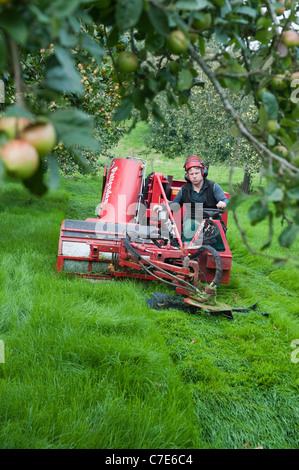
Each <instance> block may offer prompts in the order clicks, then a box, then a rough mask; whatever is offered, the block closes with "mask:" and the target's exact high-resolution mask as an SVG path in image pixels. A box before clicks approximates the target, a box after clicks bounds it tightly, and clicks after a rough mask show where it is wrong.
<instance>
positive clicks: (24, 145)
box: [0, 139, 39, 179]
mask: <svg viewBox="0 0 299 470" xmlns="http://www.w3.org/2000/svg"><path fill="white" fill-rule="evenodd" d="M0 158H1V159H2V161H3V163H4V166H5V168H6V171H7V173H8V174H10V175H12V176H15V177H17V178H21V179H26V178H29V177H30V176H32V175H33V174H34V173H35V172H36V170H37V168H38V166H39V156H38V153H37V151H36V150H35V148H34V147H33V146H32V145H30V144H29V143H28V142H25V141H24V140H20V139H14V140H10V141H9V142H7V144H5V145H3V147H2V148H0Z"/></svg>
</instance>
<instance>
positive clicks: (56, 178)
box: [47, 155, 60, 189]
mask: <svg viewBox="0 0 299 470" xmlns="http://www.w3.org/2000/svg"><path fill="white" fill-rule="evenodd" d="M47 164H48V169H49V172H48V173H49V179H48V181H47V186H48V188H49V189H57V188H59V184H60V171H59V165H58V163H57V160H56V159H55V158H54V157H52V156H51V155H48V157H47Z"/></svg>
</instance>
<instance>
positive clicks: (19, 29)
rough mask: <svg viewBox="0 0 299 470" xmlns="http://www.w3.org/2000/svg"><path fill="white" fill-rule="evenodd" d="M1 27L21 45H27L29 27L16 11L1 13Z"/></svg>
mask: <svg viewBox="0 0 299 470" xmlns="http://www.w3.org/2000/svg"><path fill="white" fill-rule="evenodd" d="M0 26H2V28H3V29H4V30H5V31H6V32H7V33H8V34H9V35H10V36H11V37H12V38H13V39H14V40H15V41H16V42H17V43H19V44H21V45H22V46H25V45H26V42H27V38H28V33H29V31H28V26H27V24H26V22H25V21H24V20H23V18H22V16H21V15H17V14H16V12H15V11H14V10H6V11H4V12H2V13H1V16H0Z"/></svg>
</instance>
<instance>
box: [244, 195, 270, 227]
mask: <svg viewBox="0 0 299 470" xmlns="http://www.w3.org/2000/svg"><path fill="white" fill-rule="evenodd" d="M268 214H269V208H268V204H267V203H265V202H264V201H261V200H260V201H256V202H254V203H253V204H252V206H251V207H250V209H249V211H248V217H249V220H250V222H251V225H256V224H257V223H258V222H261V221H262V220H264V219H265V218H266V217H267V215H268Z"/></svg>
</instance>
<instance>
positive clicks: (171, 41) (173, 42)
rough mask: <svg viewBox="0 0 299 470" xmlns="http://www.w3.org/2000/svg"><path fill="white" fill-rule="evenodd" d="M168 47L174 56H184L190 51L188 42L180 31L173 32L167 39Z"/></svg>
mask: <svg viewBox="0 0 299 470" xmlns="http://www.w3.org/2000/svg"><path fill="white" fill-rule="evenodd" d="M167 47H168V49H169V51H170V52H173V53H174V54H182V53H183V52H185V51H186V50H187V49H188V40H187V38H186V36H185V34H184V33H183V32H182V31H180V30H179V29H177V30H175V31H171V33H170V34H169V36H168V38H167Z"/></svg>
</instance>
